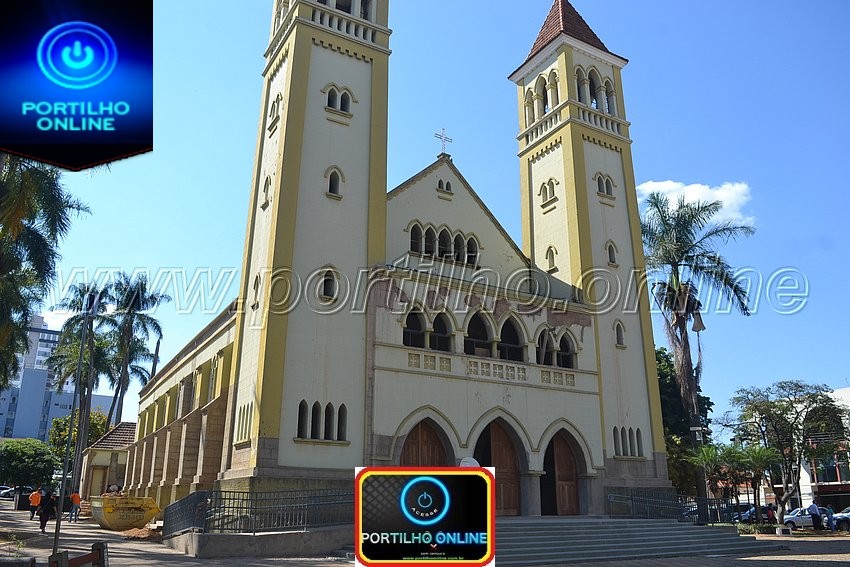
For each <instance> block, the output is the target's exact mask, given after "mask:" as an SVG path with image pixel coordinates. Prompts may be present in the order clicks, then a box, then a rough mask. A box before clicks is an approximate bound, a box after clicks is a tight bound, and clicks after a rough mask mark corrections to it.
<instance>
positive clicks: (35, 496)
mask: <svg viewBox="0 0 850 567" xmlns="http://www.w3.org/2000/svg"><path fill="white" fill-rule="evenodd" d="M40 504H41V487H40V486H39V487H38V488H36V489H35V490H33V491H32V493H31V494H30V520H32V519H33V518H35V513H36V512H37V511H38V507H39V505H40Z"/></svg>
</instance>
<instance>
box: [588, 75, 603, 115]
mask: <svg viewBox="0 0 850 567" xmlns="http://www.w3.org/2000/svg"><path fill="white" fill-rule="evenodd" d="M588 79H589V80H590V106H592V107H593V108H595V109H597V110H599V111H604V110H605V101H603V100H601V97H603V96H604V93H603V92H602V90H601V89H602V81H600V80H599V74H598V73H597V72H596V70H595V69H591V71H590V73H588Z"/></svg>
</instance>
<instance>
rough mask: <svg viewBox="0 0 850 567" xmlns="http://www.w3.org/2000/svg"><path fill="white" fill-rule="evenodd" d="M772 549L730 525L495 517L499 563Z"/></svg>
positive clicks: (506, 566) (505, 566) (501, 566)
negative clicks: (739, 532)
mask: <svg viewBox="0 0 850 567" xmlns="http://www.w3.org/2000/svg"><path fill="white" fill-rule="evenodd" d="M777 549H779V546H777V545H775V544H771V543H767V542H763V541H758V540H756V539H755V538H754V537H753V536H739V535H738V531H737V529H736V528H734V527H732V526H717V527H714V526H695V525H693V524H690V523H680V522H677V521H675V520H620V519H609V518H605V517H593V516H591V517H588V516H575V517H541V518H528V517H523V518H499V519H498V520H497V522H496V564H497V565H498V566H499V567H510V566H513V565H517V566H520V565H522V566H528V565H562V564H567V563H581V562H585V561H624V560H628V559H642V558H650V557H683V556H689V557H693V556H709V555H711V556H717V555H760V554H765V553H768V552H773V551H775V550H777ZM695 564H698V562H697V563H695Z"/></svg>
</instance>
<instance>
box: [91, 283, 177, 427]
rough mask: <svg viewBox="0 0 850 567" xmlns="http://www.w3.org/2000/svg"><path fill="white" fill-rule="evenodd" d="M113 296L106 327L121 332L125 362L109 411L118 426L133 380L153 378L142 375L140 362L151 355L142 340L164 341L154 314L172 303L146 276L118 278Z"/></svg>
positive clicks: (122, 361) (119, 334)
mask: <svg viewBox="0 0 850 567" xmlns="http://www.w3.org/2000/svg"><path fill="white" fill-rule="evenodd" d="M109 294H110V300H111V302H112V303H114V305H115V311H114V312H113V313H112V314H111V317H109V318H108V319H106V320H105V321H104V325H106V326H107V327H110V328H111V329H113V330H114V331H116V332H117V333H118V353H119V356H120V359H121V363H120V373H119V377H118V386H117V387H116V389H115V397H114V401H113V408H111V409H110V412H109V418H110V420H109V421H110V423H116V424H117V423H118V422H120V421H121V413H122V411H123V409H124V395H125V394H126V393H127V388H129V386H130V378H131V377H135V378H137V379H139V380H141V381H142V382H143V383H146V382H147V379H148V378H149V374H147V371H145V372H138V371H139V370H142V369H141V368H140V367H138V365H137V364H136V363H137V362H139V361H141V360H142V359H147V356H149V355H150V352H149V351H148V350H147V347H146V346H144V348H140V344H139V341H142V345H146V344H147V341H148V340H149V339H150V337H151V335H153V336H155V337H157V338H162V327H161V326H160V324H159V321H157V320H156V318H154V317H153V316H152V315H150V312H152V311H153V310H155V309H156V308H157V307H158V306H160V305H162V304H163V303H167V302H169V301H171V297H170V296H168V295H166V294H164V293H159V292H156V291H152V290H150V289H149V288H148V278H147V276H146V275H145V274H137V275H136V277H135V278H132V277H130V276H129V275H128V274H125V273H120V274H118V275H117V277H116V279H115V281H114V282H113V283H112V285H111V286H110V289H109ZM145 353H147V354H145ZM134 365H135V366H136V368H135V369H134V368H133V366H134ZM133 374H135V376H133ZM113 409H114V413H113Z"/></svg>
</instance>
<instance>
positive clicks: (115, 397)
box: [106, 385, 121, 427]
mask: <svg viewBox="0 0 850 567" xmlns="http://www.w3.org/2000/svg"><path fill="white" fill-rule="evenodd" d="M120 392H121V386H120V385H116V386H115V393H114V394H112V403H111V404H109V415H107V416H106V425H107V427H108V426H109V425H110V424H111V423H112V416H113V415H115V406H116V404H117V403H118V394H119V393H120Z"/></svg>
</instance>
